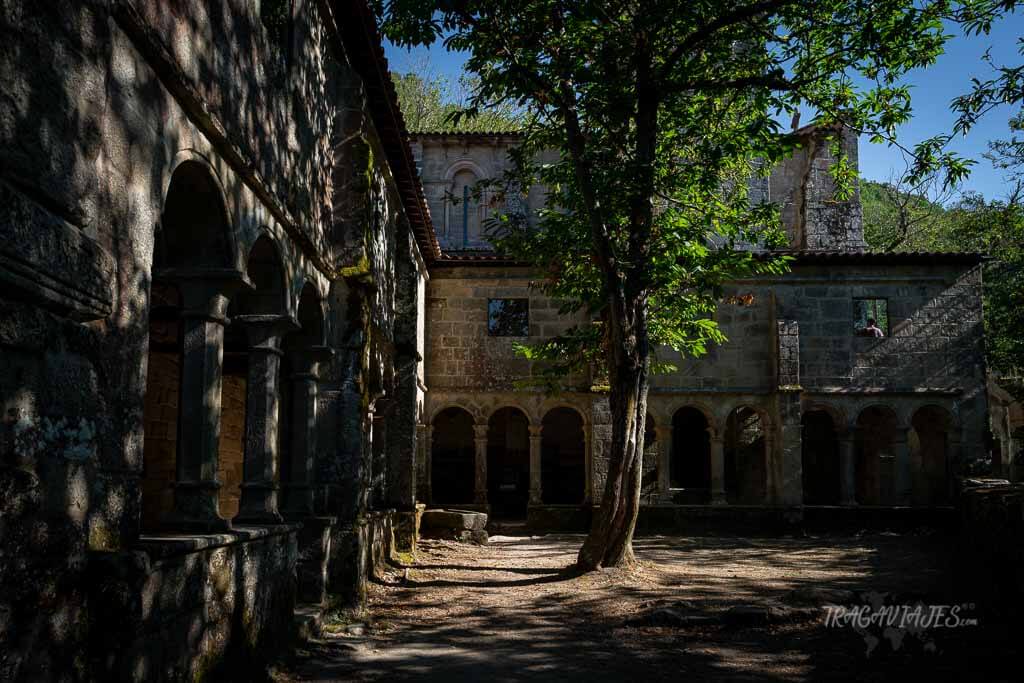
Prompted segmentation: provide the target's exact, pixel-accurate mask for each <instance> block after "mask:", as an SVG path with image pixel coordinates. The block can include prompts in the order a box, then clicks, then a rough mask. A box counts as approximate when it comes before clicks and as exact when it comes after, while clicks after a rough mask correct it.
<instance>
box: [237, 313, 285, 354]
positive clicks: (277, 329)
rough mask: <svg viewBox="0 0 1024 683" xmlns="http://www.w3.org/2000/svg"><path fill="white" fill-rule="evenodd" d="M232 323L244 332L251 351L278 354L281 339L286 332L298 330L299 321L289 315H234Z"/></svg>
mask: <svg viewBox="0 0 1024 683" xmlns="http://www.w3.org/2000/svg"><path fill="white" fill-rule="evenodd" d="M232 322H233V323H238V324H239V325H241V326H242V328H243V329H244V330H245V336H246V338H247V339H248V340H249V345H250V347H251V350H253V351H273V352H280V351H279V349H280V347H281V338H282V337H283V336H284V335H285V334H287V333H288V332H292V331H294V330H297V329H299V321H297V320H296V319H295V318H293V317H292V316H290V315H279V314H276V313H275V314H271V315H236V316H235V317H234V318H232Z"/></svg>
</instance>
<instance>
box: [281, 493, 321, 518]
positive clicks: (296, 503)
mask: <svg viewBox="0 0 1024 683" xmlns="http://www.w3.org/2000/svg"><path fill="white" fill-rule="evenodd" d="M284 489H285V490H286V491H287V492H288V496H287V498H286V500H287V501H288V504H287V505H285V506H284V508H282V509H281V514H282V515H283V516H284V518H285V519H289V520H292V519H293V520H297V521H302V520H303V519H305V518H307V517H313V516H315V515H316V505H315V504H314V496H313V487H312V486H309V485H307V484H285V485H284Z"/></svg>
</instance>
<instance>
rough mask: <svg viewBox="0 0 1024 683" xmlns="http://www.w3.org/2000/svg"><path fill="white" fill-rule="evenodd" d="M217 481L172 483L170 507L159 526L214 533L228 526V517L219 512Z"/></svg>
mask: <svg viewBox="0 0 1024 683" xmlns="http://www.w3.org/2000/svg"><path fill="white" fill-rule="evenodd" d="M220 486H221V485H220V482H219V481H217V480H213V481H179V482H175V484H174V509H173V510H172V511H171V512H170V513H169V514H168V515H167V516H166V517H164V519H163V521H162V522H161V526H163V527H166V528H167V529H168V530H173V531H184V532H188V533H199V534H215V533H221V532H224V531H230V530H231V520H229V519H224V518H223V517H221V516H220V510H219V500H218V492H219V491H220Z"/></svg>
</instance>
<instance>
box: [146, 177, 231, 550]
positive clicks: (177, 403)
mask: <svg viewBox="0 0 1024 683" xmlns="http://www.w3.org/2000/svg"><path fill="white" fill-rule="evenodd" d="M232 245H233V240H232V234H231V226H230V224H229V223H228V219H227V212H226V210H225V207H224V200H223V197H222V195H221V192H220V188H219V186H218V185H217V183H216V181H215V180H214V178H213V176H212V174H211V172H210V170H209V169H208V168H207V167H206V166H205V165H204V164H202V163H200V162H198V161H192V160H189V161H184V162H182V163H181V164H179V165H178V167H177V168H176V169H175V170H174V173H173V174H172V175H171V179H170V183H169V185H168V189H167V195H166V197H165V201H164V208H163V213H162V215H161V221H160V229H159V231H158V232H157V234H156V236H155V240H154V251H153V266H152V277H153V282H152V285H151V287H150V293H149V294H150V329H149V335H150V348H149V359H148V370H147V379H146V394H145V398H144V404H143V419H144V425H145V441H144V446H143V475H142V481H141V489H142V527H143V529H146V530H152V529H155V528H156V527H158V526H165V525H166V526H172V527H176V528H178V529H182V530H196V531H217V530H224V529H227V528H229V526H230V524H229V523H228V522H227V520H225V519H224V518H223V517H222V516H221V514H220V513H219V509H218V508H219V489H220V482H219V480H218V477H217V472H218V461H219V454H218V451H219V442H220V440H221V432H222V428H221V406H222V399H221V397H222V370H223V366H222V357H223V349H224V329H225V323H226V321H227V308H228V303H229V301H230V299H231V297H232V295H234V294H235V293H236V292H237V291H239V290H240V289H243V288H245V287H246V286H247V285H248V284H249V283H248V281H247V279H246V276H245V274H244V273H242V272H241V271H238V270H235V255H234V253H233V252H232Z"/></svg>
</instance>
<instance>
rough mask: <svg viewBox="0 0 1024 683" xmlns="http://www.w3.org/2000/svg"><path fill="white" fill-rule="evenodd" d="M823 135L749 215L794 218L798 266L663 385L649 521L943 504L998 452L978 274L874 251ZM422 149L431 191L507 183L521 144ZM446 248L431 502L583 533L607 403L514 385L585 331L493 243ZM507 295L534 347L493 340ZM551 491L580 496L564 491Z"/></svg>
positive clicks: (436, 284)
mask: <svg viewBox="0 0 1024 683" xmlns="http://www.w3.org/2000/svg"><path fill="white" fill-rule="evenodd" d="M827 132H828V131H827V130H824V129H820V128H816V127H813V126H811V127H807V128H804V129H802V130H801V131H799V133H800V134H801V136H802V137H803V139H804V143H803V145H802V146H801V147H800V148H799V149H798V150H797V152H796V153H795V155H794V156H793V158H791V159H789V160H787V161H786V162H785V163H783V164H781V165H780V166H779V167H777V168H775V169H773V171H772V173H771V174H770V177H769V178H767V179H765V180H762V181H758V182H756V183H753V184H752V188H751V190H752V198H753V200H754V201H772V202H776V203H778V204H779V205H780V210H781V213H782V218H783V224H784V226H785V228H786V231H787V234H788V235H789V238H790V245H789V252H788V253H789V254H790V255H791V256H792V257H793V259H794V260H793V264H792V268H791V270H790V272H788V273H787V274H785V275H782V276H778V277H769V278H760V279H749V280H742V281H736V282H733V283H730V285H729V286H728V287H727V288H726V291H725V296H724V297H723V301H722V303H721V304H720V306H719V309H718V311H717V313H716V317H717V320H718V322H719V324H720V325H721V328H722V330H723V332H724V333H725V334H726V336H727V337H728V341H727V342H726V343H724V344H722V345H720V346H717V347H715V348H713V349H712V350H711V351H710V353H709V354H708V355H706V356H704V357H701V358H697V359H677V361H676V364H677V366H678V369H677V371H675V372H671V373H667V374H659V375H655V376H653V377H652V380H651V391H650V395H649V405H648V411H649V413H648V424H647V430H646V431H647V435H646V439H645V441H646V447H645V453H646V454H647V457H646V458H645V462H644V474H643V484H642V487H643V501H644V504H645V509H644V510H642V512H641V521H642V522H645V520H647V519H650V520H655V519H660V520H677V521H678V520H680V519H682V518H683V517H685V514H686V513H685V509H686V506H688V505H700V506H704V505H709V506H713V507H721V506H755V507H762V508H764V507H771V508H776V509H779V508H787V509H790V510H792V511H794V512H795V513H796V514H797V515H798V516H799V515H800V514H802V513H801V511H802V509H803V508H804V506H806V505H834V506H835V505H839V506H851V507H860V508H865V507H867V506H881V507H888V508H893V507H900V506H920V507H935V506H946V505H950V504H951V503H952V501H953V497H954V495H955V493H956V477H957V475H958V474H959V473H961V472H964V471H966V469H967V468H968V466H969V464H970V463H972V462H975V461H978V460H980V459H983V458H984V455H985V453H984V448H985V447H984V434H985V430H986V426H987V419H988V416H987V399H986V391H985V375H984V365H983V356H982V323H981V269H980V265H979V263H980V260H979V258H978V257H977V256H976V255H971V254H872V253H869V252H866V251H865V250H864V247H865V243H864V239H863V233H862V228H861V212H860V203H859V195H858V194H856V193H855V194H854V195H853V197H851V198H850V199H849V200H847V201H836V200H835V198H834V190H835V188H834V185H833V183H832V180H831V177H830V176H829V174H828V171H829V168H830V166H831V164H832V163H833V162H834V159H833V157H832V154H833V148H832V146H831V145H829V144H827V143H826V142H825V141H824V140H825V136H826V133H827ZM413 139H414V149H415V150H417V152H418V158H419V164H420V168H421V170H422V174H423V176H424V183H425V185H426V186H427V187H428V188H429V187H436V186H442V187H446V188H447V187H448V186H449V185H451V178H452V177H453V173H454V172H456V171H459V169H464V168H474V169H479V171H477V172H479V173H484V172H485V171H484V169H488V168H494V169H498V170H499V172H500V169H502V168H503V166H502V163H501V162H500V161H496V160H500V159H501V157H502V153H503V150H506V149H508V146H509V145H514V144H515V137H514V136H509V135H496V136H492V137H491V138H490V140H489V141H488V140H487V139H486V136H483V135H480V134H466V135H449V136H447V137H445V136H444V135H442V134H430V135H422V136H414V137H413ZM839 143H840V144H841V145H842V147H843V149H844V151H845V153H846V154H847V155H848V157H849V159H850V160H851V162H853V163H854V164H855V163H856V159H857V146H856V144H857V142H856V136H855V135H853V134H852V133H851V132H849V131H840V136H839ZM485 177H486V176H485ZM448 189H449V190H450V188H448ZM428 195H429V193H428ZM532 203H533V204H536V200H534V201H533V202H532ZM533 208H536V207H535V206H534V207H533ZM448 210H450V209H448ZM440 241H441V243H442V245H446V244H447V245H448V246H449V249H448V250H446V251H445V254H444V256H443V257H442V258H441V259H439V260H438V261H437V262H436V263H435V264H434V265H433V266H432V268H431V279H430V282H429V283H428V292H427V340H426V358H427V368H426V371H427V377H426V384H427V386H428V387H429V388H430V393H429V394H428V400H427V405H426V411H425V416H426V417H425V420H424V422H423V424H422V429H423V431H424V433H425V438H424V439H423V441H422V444H423V450H422V455H421V459H422V460H423V462H424V467H423V468H422V470H421V471H420V480H421V484H420V487H421V489H422V491H423V495H424V500H426V501H427V502H434V503H440V502H443V503H445V504H449V505H452V504H461V505H463V506H465V507H470V506H472V507H476V508H485V509H486V508H490V509H492V510H493V511H497V509H495V507H494V504H493V503H494V501H492V500H491V499H490V498H489V495H490V496H494V495H498V496H499V497H500V498H501V501H502V502H501V503H500V504H499V508H502V509H504V508H509V509H513V510H528V517H529V519H530V520H531V522H533V523H534V524H536V525H537V526H547V527H549V528H550V526H552V525H556V524H563V523H564V524H568V526H570V527H571V526H576V527H578V528H579V527H581V526H582V525H584V524H585V523H586V521H587V520H588V519H589V510H590V508H591V506H593V505H596V504H598V503H599V501H598V500H596V499H595V497H594V492H600V491H602V490H603V486H604V478H605V476H606V472H607V457H608V456H607V452H606V451H607V448H608V443H609V441H610V425H609V414H608V407H607V400H606V399H605V398H604V397H603V396H602V395H601V394H600V393H595V392H594V391H592V390H591V383H592V382H591V379H592V378H590V377H578V378H571V379H570V381H569V382H568V387H567V389H568V390H567V391H566V392H564V393H563V394H562V395H560V396H557V397H551V396H544V395H543V394H540V393H536V392H532V391H530V390H528V389H523V388H522V384H521V383H520V384H517V382H518V381H519V380H523V379H525V378H527V377H529V375H530V364H529V362H528V361H526V360H525V359H523V358H521V357H519V356H517V355H516V353H515V351H514V349H513V345H514V343H515V342H526V341H534V340H537V339H541V338H544V337H547V336H550V335H553V334H557V333H558V332H559V331H561V330H563V329H565V328H566V327H568V326H569V325H571V324H573V323H574V322H577V321H575V320H573V319H571V318H568V317H565V316H560V315H559V314H558V312H557V311H558V303H559V302H557V301H550V300H548V299H546V298H544V297H543V296H540V295H539V294H538V293H537V292H536V291H534V290H531V288H530V280H531V278H532V276H533V273H531V271H530V270H529V269H527V268H523V267H522V266H519V265H516V264H514V263H511V262H509V261H507V260H504V259H502V258H501V257H500V256H498V255H496V254H493V253H489V252H488V251H487V249H486V245H471V247H475V248H476V250H475V251H474V250H473V249H472V248H471V249H468V250H467V249H464V248H462V246H461V245H458V244H454V243H450V242H446V241H445V238H444V236H443V235H442V236H441V240H440ZM453 245H454V248H452V247H453ZM502 299H518V300H524V301H526V302H527V304H526V305H528V309H529V320H528V326H527V328H526V329H525V332H527V334H526V335H525V336H521V337H508V336H495V335H494V334H493V332H494V330H493V329H491V330H489V328H488V319H489V307H490V306H492V305H493V302H494V301H495V300H502ZM520 305H522V304H520ZM865 311H868V312H869V313H870V315H877V316H881V315H883V314H884V316H885V319H884V321H883V324H884V325H885V328H886V329H885V330H884V332H883V334H884V336H883V337H874V336H872V337H867V336H864V334H865V330H864V328H865V327H866V322H865V319H866V317H870V315H869V314H868V313H865ZM876 311H879V312H876ZM660 353H661V356H662V358H663V359H671V358H673V357H674V354H673V353H672V352H671V350H669V349H661V350H660ZM557 408H568V409H569V410H571V411H574V412H575V413H576V414H577V415H578V420H579V422H580V423H581V425H582V430H581V432H580V433H579V434H578V435H577V436H575V437H573V438H574V439H575V440H576V441H577V443H576V444H575V446H573V445H572V444H567V443H559V444H555V443H554V441H553V440H552V439H553V437H552V436H551V434H550V432H551V431H552V430H556V431H557V432H558V435H559V437H561V435H562V434H563V433H564V432H565V431H566V429H570V431H571V428H566V427H564V426H559V427H554V426H553V425H546V421H548V420H549V415H551V414H552V411H553V410H554V409H557ZM510 409H511V410H512V411H514V413H515V414H516V415H517V416H518V417H517V418H516V419H517V420H518V422H519V423H521V426H519V427H516V429H518V432H515V430H513V429H512V427H509V428H506V429H497V428H496V427H495V424H494V422H495V420H500V421H503V422H505V423H508V420H509V419H510V418H509V417H508V415H507V413H508V411H509V410H510ZM458 411H462V412H461V414H462V415H464V416H463V417H461V418H460V417H458V414H459V412H458ZM463 423H464V424H466V425H470V426H471V429H470V428H467V427H457V425H458V424H463ZM509 424H511V423H509ZM441 430H444V432H445V433H444V434H441V433H440V431H441ZM453 434H457V435H461V436H455V437H453V436H452V435H453ZM510 434H512V436H510ZM515 434H519V435H518V436H515ZM496 440H497V441H496ZM524 444H528V445H524ZM524 451H526V455H523V452H524ZM576 452H582V453H583V463H582V466H579V467H577V466H576V464H575V462H574V460H573V459H574V458H575V457H576V456H575V453H576ZM437 463H441V465H440V468H439V466H438V465H437ZM545 467H553V468H556V470H557V474H555V475H548V474H546V473H545ZM496 468H497V469H499V470H500V474H496V473H495V471H494V470H495V469H496ZM460 473H461V474H460ZM496 478H497V479H498V481H497V482H496ZM439 480H443V481H444V482H447V483H450V482H451V481H458V482H462V483H461V484H460V486H461V490H460V492H458V493H456V492H454V491H452V490H451V486H448V484H447V483H446V486H447V489H446V490H445V491H444V500H443V501H442V500H435V499H434V498H431V495H432V494H433V490H434V489H436V487H437V485H438V482H439ZM524 482H526V483H524ZM545 482H549V484H550V485H555V486H559V487H567V490H570V491H572V494H571V495H569V494H566V495H550V494H549V492H547V491H546V490H545ZM432 487H433V488H432ZM511 492H514V496H513V497H514V498H515V500H516V501H518V502H517V503H515V504H509V502H508V500H509V497H510V496H512V493H511ZM562 493H564V492H562ZM555 499H557V500H558V502H557V503H555V502H552V501H553V500H555ZM509 505H510V507H509ZM666 506H669V507H673V508H676V507H678V508H680V511H681V513H673V512H671V511H668V510H662V509H661V508H665V507H666ZM680 506H682V507H680ZM655 508H658V510H655ZM680 514H682V515H683V517H680ZM692 514H696V515H698V516H700V517H701V518H703V517H704V516H706V515H705V513H704V512H697V511H696V510H695V509H694V511H693V513H692ZM722 514H723V515H725V516H732V517H735V515H734V514H732V513H722ZM764 514H765V515H767V516H766V517H765V519H766V520H767V519H769V518H772V519H774V518H775V517H777V516H778V515H777V513H775V512H771V511H767V510H766V511H765V512H764ZM772 515H775V517H772ZM723 518H724V517H723ZM558 520H561V522H559V521H558ZM566 520H569V521H568V522H567V521H566ZM564 524H563V525H564Z"/></svg>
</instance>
